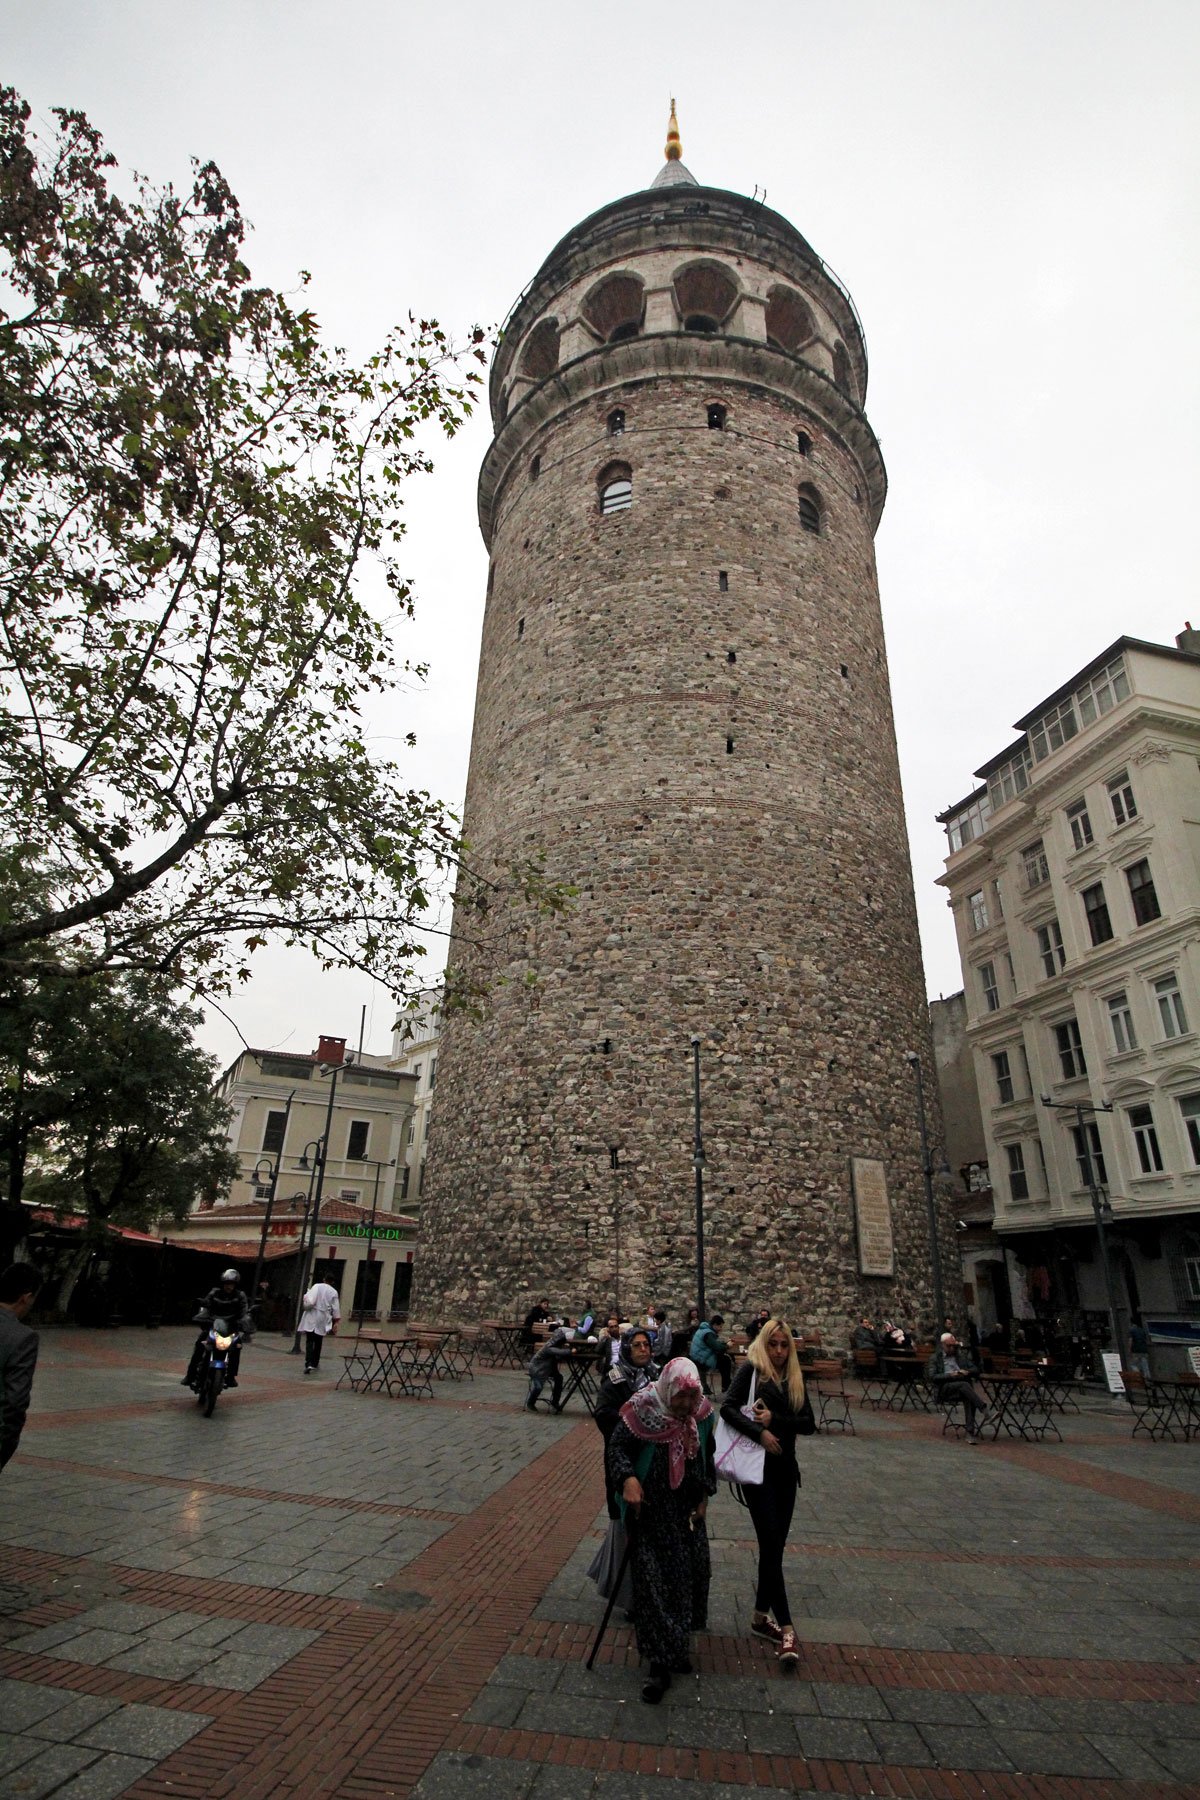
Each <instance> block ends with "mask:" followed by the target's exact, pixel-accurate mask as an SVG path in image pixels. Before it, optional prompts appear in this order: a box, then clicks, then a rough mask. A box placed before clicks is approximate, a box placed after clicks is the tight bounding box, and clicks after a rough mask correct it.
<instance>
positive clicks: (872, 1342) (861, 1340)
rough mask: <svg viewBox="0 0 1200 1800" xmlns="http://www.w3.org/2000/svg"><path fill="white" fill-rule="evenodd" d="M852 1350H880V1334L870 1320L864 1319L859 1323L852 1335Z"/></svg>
mask: <svg viewBox="0 0 1200 1800" xmlns="http://www.w3.org/2000/svg"><path fill="white" fill-rule="evenodd" d="M850 1348H851V1349H852V1350H878V1348H879V1333H878V1332H877V1331H876V1329H875V1327H874V1325H872V1323H871V1321H870V1319H868V1318H866V1317H863V1318H861V1319H860V1320H859V1321H858V1324H857V1325H856V1326H855V1327H854V1330H853V1331H852V1332H851V1333H850Z"/></svg>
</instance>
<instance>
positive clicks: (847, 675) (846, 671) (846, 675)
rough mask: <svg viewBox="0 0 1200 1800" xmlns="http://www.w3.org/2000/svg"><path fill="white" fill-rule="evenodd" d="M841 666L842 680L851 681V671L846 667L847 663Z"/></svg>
mask: <svg viewBox="0 0 1200 1800" xmlns="http://www.w3.org/2000/svg"><path fill="white" fill-rule="evenodd" d="M839 666H840V668H841V671H842V680H843V681H849V679H850V670H849V668H848V667H847V665H846V664H845V663H842V664H840V665H839Z"/></svg>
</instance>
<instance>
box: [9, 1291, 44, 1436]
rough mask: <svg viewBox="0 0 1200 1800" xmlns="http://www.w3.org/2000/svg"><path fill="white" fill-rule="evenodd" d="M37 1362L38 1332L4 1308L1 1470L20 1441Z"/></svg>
mask: <svg viewBox="0 0 1200 1800" xmlns="http://www.w3.org/2000/svg"><path fill="white" fill-rule="evenodd" d="M37 1359H38V1334H37V1332H36V1331H34V1330H33V1329H32V1328H31V1327H30V1326H28V1325H26V1324H25V1323H24V1322H23V1321H22V1320H21V1319H18V1318H17V1316H16V1314H15V1313H13V1312H10V1311H9V1309H8V1307H6V1306H5V1307H0V1469H2V1468H3V1467H4V1465H5V1463H6V1462H7V1461H8V1459H9V1457H10V1456H11V1455H12V1453H13V1451H14V1450H15V1449H16V1447H17V1444H18V1442H19V1441H20V1437H21V1428H22V1426H23V1425H24V1423H25V1414H26V1413H27V1412H28V1410H29V1396H30V1393H31V1392H32V1389H33V1371H34V1369H35V1367H36V1365H37Z"/></svg>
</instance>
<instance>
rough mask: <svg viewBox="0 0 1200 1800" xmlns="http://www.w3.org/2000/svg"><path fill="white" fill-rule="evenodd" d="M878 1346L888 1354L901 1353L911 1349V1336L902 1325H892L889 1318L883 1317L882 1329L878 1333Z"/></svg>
mask: <svg viewBox="0 0 1200 1800" xmlns="http://www.w3.org/2000/svg"><path fill="white" fill-rule="evenodd" d="M879 1348H880V1349H881V1350H883V1351H885V1352H888V1353H889V1354H894V1353H896V1352H899V1353H900V1354H901V1355H903V1354H904V1352H905V1351H906V1350H911V1349H912V1337H911V1335H910V1333H909V1332H907V1331H905V1329H904V1327H903V1325H893V1323H892V1321H891V1320H890V1319H885V1320H884V1321H883V1330H882V1332H881V1333H880V1343H879Z"/></svg>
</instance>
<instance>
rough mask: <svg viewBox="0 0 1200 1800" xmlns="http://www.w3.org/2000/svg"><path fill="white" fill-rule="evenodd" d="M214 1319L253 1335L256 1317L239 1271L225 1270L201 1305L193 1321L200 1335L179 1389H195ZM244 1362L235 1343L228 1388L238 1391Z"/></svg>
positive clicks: (228, 1371) (229, 1370) (229, 1366)
mask: <svg viewBox="0 0 1200 1800" xmlns="http://www.w3.org/2000/svg"><path fill="white" fill-rule="evenodd" d="M214 1319H224V1321H225V1323H226V1325H227V1326H228V1328H229V1330H230V1331H239V1332H241V1334H242V1336H243V1338H247V1339H248V1338H250V1337H252V1336H253V1335H254V1317H253V1314H252V1313H251V1311H250V1301H249V1299H248V1297H247V1295H246V1292H245V1290H244V1289H243V1287H242V1278H241V1276H240V1275H239V1274H238V1272H237V1270H236V1269H226V1270H225V1272H224V1274H223V1275H222V1276H221V1279H220V1281H219V1282H218V1283H217V1285H216V1287H213V1288H210V1289H209V1290H208V1292H207V1294H205V1296H204V1298H203V1300H202V1301H201V1302H200V1310H199V1312H198V1313H197V1314H196V1317H195V1318H194V1319H193V1320H192V1323H193V1325H199V1327H200V1336H199V1337H198V1338H197V1339H196V1342H195V1345H194V1346H193V1348H192V1357H191V1361H190V1362H189V1363H188V1367H187V1374H186V1375H185V1376H184V1378H183V1380H182V1381H181V1382H180V1384H179V1385H180V1387H190V1388H194V1387H195V1385H196V1378H197V1376H198V1375H199V1373H200V1364H201V1362H202V1360H203V1357H204V1349H205V1346H206V1344H207V1343H208V1328H209V1326H210V1325H211V1324H212V1322H213V1320H214ZM241 1360H242V1346H241V1345H240V1344H234V1345H233V1346H232V1347H231V1349H230V1351H229V1362H228V1366H227V1370H226V1375H225V1386H226V1387H231V1388H235V1387H236V1386H237V1385H238V1379H237V1372H238V1365H239V1363H240V1362H241Z"/></svg>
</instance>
